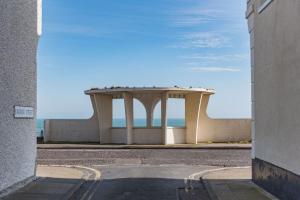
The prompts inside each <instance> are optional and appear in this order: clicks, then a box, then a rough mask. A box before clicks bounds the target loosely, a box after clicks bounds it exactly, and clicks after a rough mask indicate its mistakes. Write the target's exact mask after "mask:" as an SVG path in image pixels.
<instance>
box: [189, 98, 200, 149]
mask: <svg viewBox="0 0 300 200" xmlns="http://www.w3.org/2000/svg"><path fill="white" fill-rule="evenodd" d="M201 100H202V93H190V94H187V95H186V96H185V120H186V142H187V143H188V144H197V133H198V126H199V118H200V112H201V110H200V107H201Z"/></svg>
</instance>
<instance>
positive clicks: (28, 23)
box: [0, 0, 38, 193]
mask: <svg viewBox="0 0 300 200" xmlns="http://www.w3.org/2000/svg"><path fill="white" fill-rule="evenodd" d="M37 10H38V5H37V0H22V1H20V0H9V1H7V0H1V1H0V102H1V104H0V111H1V112H0V138H1V139H0V161H1V164H0V166H1V167H0V180H1V181H0V193H1V191H3V190H4V189H6V188H8V187H10V186H12V185H14V184H17V183H19V182H20V181H23V180H24V179H26V178H28V177H31V176H34V170H35V158H36V135H35V121H34V119H14V106H30V107H33V108H34V109H36V50H37V44H38V32H37V31H38V28H37V23H38V22H37V19H38V17H37V15H38V14H37Z"/></svg>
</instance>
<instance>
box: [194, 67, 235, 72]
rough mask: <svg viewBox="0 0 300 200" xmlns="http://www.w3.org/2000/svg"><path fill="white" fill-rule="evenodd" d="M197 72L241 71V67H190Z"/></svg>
mask: <svg viewBox="0 0 300 200" xmlns="http://www.w3.org/2000/svg"><path fill="white" fill-rule="evenodd" d="M189 69H190V70H192V71H196V72H239V71H241V70H240V69H237V68H233V67H191V68H189Z"/></svg>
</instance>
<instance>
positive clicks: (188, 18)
mask: <svg viewBox="0 0 300 200" xmlns="http://www.w3.org/2000/svg"><path fill="white" fill-rule="evenodd" d="M220 13H221V12H220V11H219V10H214V9H203V8H187V9H181V10H178V11H177V12H175V16H173V17H172V23H171V25H173V26H177V27H185V26H198V25H199V24H203V23H209V22H212V21H216V20H218V19H219V18H220V17H219V16H220Z"/></svg>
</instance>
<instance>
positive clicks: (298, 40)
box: [246, 0, 300, 200]
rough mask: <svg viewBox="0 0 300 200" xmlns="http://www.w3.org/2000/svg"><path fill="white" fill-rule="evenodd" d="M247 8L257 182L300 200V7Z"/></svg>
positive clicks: (294, 3) (255, 1)
mask: <svg viewBox="0 0 300 200" xmlns="http://www.w3.org/2000/svg"><path fill="white" fill-rule="evenodd" d="M247 3H248V5H247V12H246V17H247V19H248V24H249V32H250V38H251V66H252V70H251V71H252V111H253V112H252V113H253V128H252V135H253V155H252V156H253V157H252V159H253V180H254V182H255V183H257V184H258V185H259V186H262V187H263V188H264V189H266V190H268V191H269V192H271V193H273V194H274V195H276V196H278V197H279V198H280V199H288V200H293V199H300V145H299V143H300V123H299V119H300V106H299V105H300V82H299V80H300V25H299V21H300V1H299V0H248V2H247ZM298 20H299V21H298Z"/></svg>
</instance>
